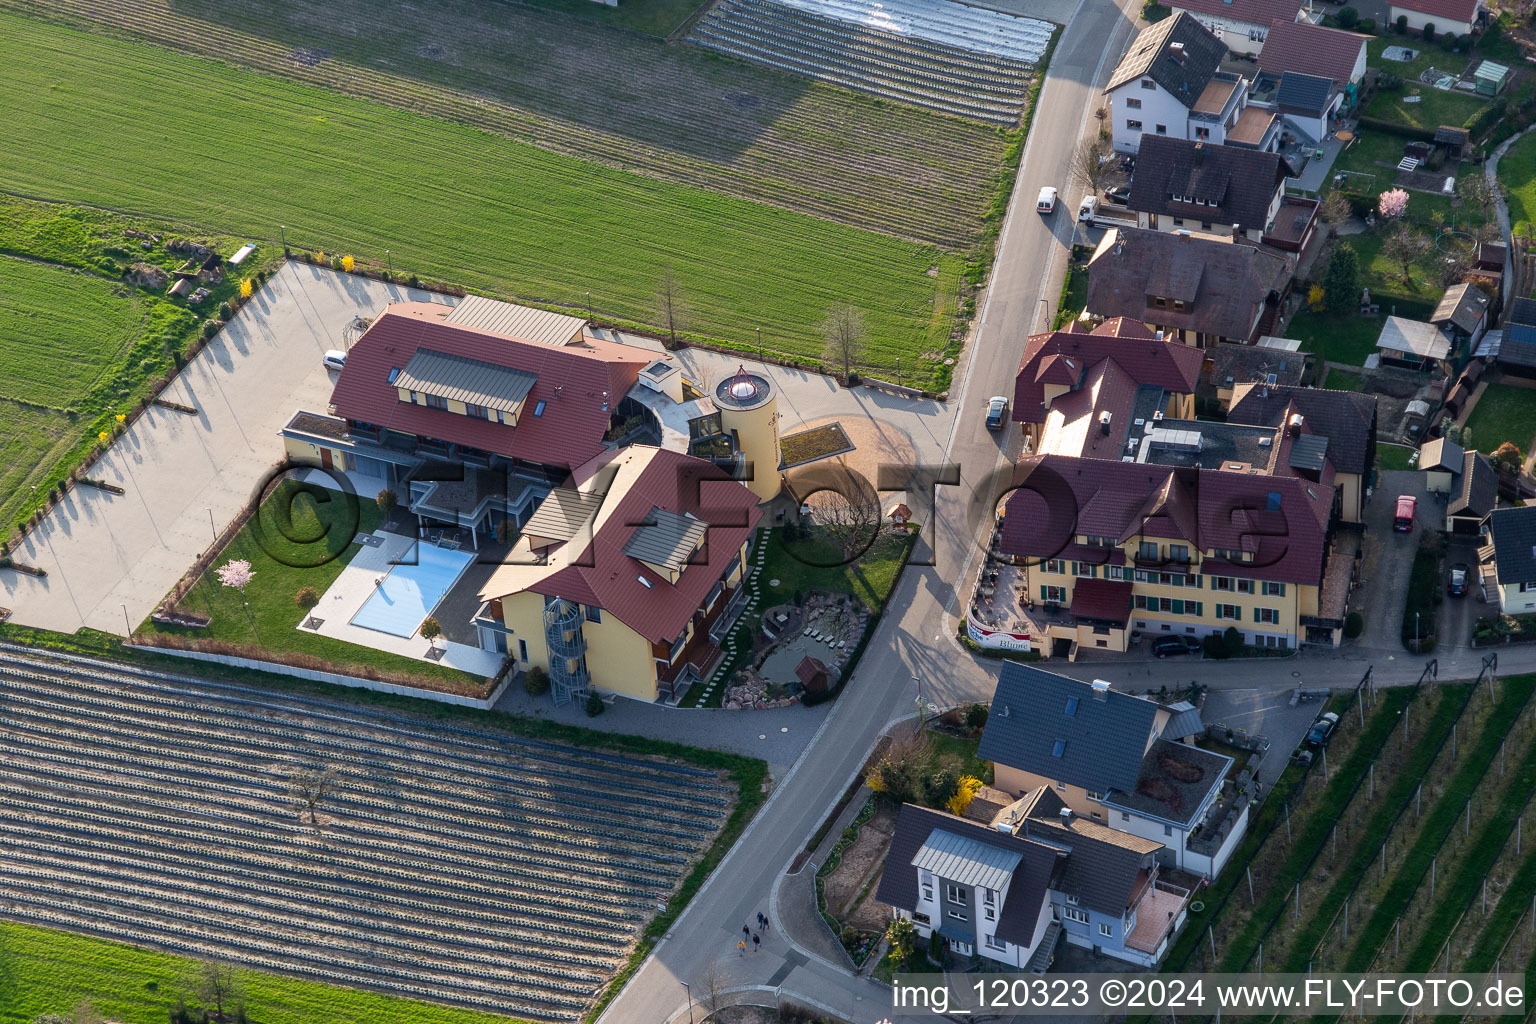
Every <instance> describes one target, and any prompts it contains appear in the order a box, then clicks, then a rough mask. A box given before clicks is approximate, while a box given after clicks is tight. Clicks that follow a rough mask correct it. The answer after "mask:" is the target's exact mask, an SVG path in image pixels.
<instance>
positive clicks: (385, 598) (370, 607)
mask: <svg viewBox="0 0 1536 1024" xmlns="http://www.w3.org/2000/svg"><path fill="white" fill-rule="evenodd" d="M474 559H475V556H474V553H473V552H467V551H448V550H445V549H443V548H440V547H437V546H436V545H435V544H420V543H418V544H417V545H416V546H415V547H413V548H411V549H410V550H409V551H407V552H406V553H405V554H404V555H402V556H401V562H402V563H414V564H401V565H397V566H395V567H394V568H393V569H391V570H389V574H388V575H387V576H385V577H384V582H383V583H381V584H379V586H378V587H376V588H375V589H374V592H373V594H372V595H371V596H370V597H369V598H368V600H367V601H364V602H363V606H362V607H361V608H359V609H358V610H357V614H356V615H354V616H352V625H354V626H362V627H363V628H364V629H376V630H378V631H379V632H381V633H389V634H391V635H392V636H403V637H409V636H411V635H413V634H414V633H415V632H416V628H417V627H418V626H420V625H421V620H422V619H424V618H426V617H427V616H428V615H430V614H431V613H432V609H434V608H436V607H437V603H438V602H439V601H441V600H442V599H443V595H444V594H446V593H448V589H449V588H450V587H452V586H453V583H454V581H455V580H457V579H458V578H459V575H460V574H461V573H463V571H464V567H465V566H467V565H469V563H470V562H472V561H474Z"/></svg>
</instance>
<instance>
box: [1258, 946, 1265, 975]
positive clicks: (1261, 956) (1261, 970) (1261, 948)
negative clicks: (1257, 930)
mask: <svg viewBox="0 0 1536 1024" xmlns="http://www.w3.org/2000/svg"><path fill="white" fill-rule="evenodd" d="M1259 973H1260V974H1263V973H1264V943H1262V942H1261V943H1259Z"/></svg>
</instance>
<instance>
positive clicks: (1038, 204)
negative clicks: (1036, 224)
mask: <svg viewBox="0 0 1536 1024" xmlns="http://www.w3.org/2000/svg"><path fill="white" fill-rule="evenodd" d="M1055 210H1056V187H1055V186H1054V185H1047V186H1045V187H1044V188H1042V189H1041V190H1040V198H1038V199H1036V200H1035V211H1036V212H1037V213H1053V212H1055Z"/></svg>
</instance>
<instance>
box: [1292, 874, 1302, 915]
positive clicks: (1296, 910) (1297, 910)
mask: <svg viewBox="0 0 1536 1024" xmlns="http://www.w3.org/2000/svg"><path fill="white" fill-rule="evenodd" d="M1291 920H1292V921H1300V920H1301V883H1300V882H1297V883H1296V899H1295V901H1294V902H1293V903H1292V904H1291Z"/></svg>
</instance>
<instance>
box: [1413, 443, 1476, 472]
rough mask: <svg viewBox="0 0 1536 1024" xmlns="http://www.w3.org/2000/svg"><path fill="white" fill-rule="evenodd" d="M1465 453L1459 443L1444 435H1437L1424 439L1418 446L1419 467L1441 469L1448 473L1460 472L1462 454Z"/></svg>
mask: <svg viewBox="0 0 1536 1024" xmlns="http://www.w3.org/2000/svg"><path fill="white" fill-rule="evenodd" d="M1463 454H1465V453H1464V452H1463V450H1462V447H1461V445H1459V444H1457V443H1456V442H1455V441H1452V440H1450V439H1449V438H1445V437H1437V438H1435V439H1433V440H1431V441H1425V442H1424V443H1423V444H1422V445H1421V446H1420V447H1419V468H1420V469H1443V470H1445V471H1447V472H1449V473H1460V472H1461V464H1462V455H1463Z"/></svg>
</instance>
